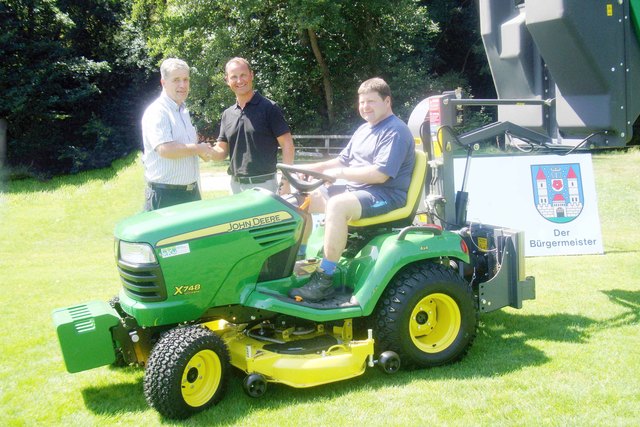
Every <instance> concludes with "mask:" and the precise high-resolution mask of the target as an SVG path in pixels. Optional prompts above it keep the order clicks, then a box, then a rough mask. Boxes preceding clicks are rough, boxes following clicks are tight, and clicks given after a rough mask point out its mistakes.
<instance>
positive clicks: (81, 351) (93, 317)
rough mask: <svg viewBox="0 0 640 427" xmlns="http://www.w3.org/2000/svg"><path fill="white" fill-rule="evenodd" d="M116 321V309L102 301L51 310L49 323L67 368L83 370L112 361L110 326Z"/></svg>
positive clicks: (74, 370)
mask: <svg viewBox="0 0 640 427" xmlns="http://www.w3.org/2000/svg"><path fill="white" fill-rule="evenodd" d="M119 322H120V317H119V316H118V313H117V312H116V311H115V310H114V309H113V308H112V307H111V306H110V305H109V303H107V302H104V301H93V302H89V303H86V304H80V305H75V306H73V307H65V308H59V309H57V310H54V312H53V323H54V325H55V327H56V332H57V333H58V341H59V342H60V347H61V349H62V356H63V358H64V363H65V365H66V367H67V371H69V372H71V373H74V372H80V371H86V370H88V369H93V368H97V367H99V366H104V365H109V364H111V363H113V362H115V360H116V355H115V350H114V348H113V339H112V337H111V328H113V327H114V326H116V325H118V324H119Z"/></svg>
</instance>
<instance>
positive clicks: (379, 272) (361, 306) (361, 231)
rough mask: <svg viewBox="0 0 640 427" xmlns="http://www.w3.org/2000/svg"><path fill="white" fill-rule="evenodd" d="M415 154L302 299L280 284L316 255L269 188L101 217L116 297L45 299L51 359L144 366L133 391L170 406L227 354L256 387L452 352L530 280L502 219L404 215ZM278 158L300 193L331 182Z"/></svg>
mask: <svg viewBox="0 0 640 427" xmlns="http://www.w3.org/2000/svg"><path fill="white" fill-rule="evenodd" d="M416 153H417V156H416V157H417V160H416V167H415V170H414V173H413V181H412V184H411V188H410V189H409V197H408V201H407V205H406V206H405V207H403V208H401V209H398V210H396V211H393V212H390V213H388V214H385V215H383V216H381V217H376V218H368V219H364V220H360V221H356V222H354V223H352V224H350V235H349V243H348V246H347V249H346V250H345V252H344V254H343V257H342V259H341V260H340V263H339V266H338V270H337V273H336V274H335V275H334V285H335V287H336V289H337V290H338V291H337V292H336V294H335V295H334V296H333V297H332V298H331V299H330V300H325V301H321V302H318V303H308V302H304V301H301V302H300V301H295V300H293V299H291V298H289V297H288V291H289V290H290V289H291V288H294V287H300V286H303V285H304V284H305V283H306V282H307V281H308V280H309V276H310V273H311V272H312V271H313V269H314V268H315V267H316V266H317V264H318V256H320V255H321V254H318V253H313V254H308V255H310V256H309V259H306V260H302V261H299V260H297V259H296V255H297V252H298V248H299V245H300V241H301V237H302V231H303V228H304V225H305V221H306V220H307V218H309V217H310V216H309V215H308V214H306V213H305V212H304V211H303V210H302V208H300V207H298V206H296V204H292V203H290V202H289V201H287V200H285V199H284V198H282V197H280V196H277V195H274V194H272V193H269V192H267V191H264V190H250V191H245V192H243V193H241V194H237V195H233V196H228V197H222V198H218V199H213V200H203V201H199V202H193V203H187V204H182V205H177V206H173V207H169V208H165V209H160V210H157V211H153V212H146V213H142V214H139V215H136V216H133V217H131V218H128V219H126V220H124V221H123V222H121V223H120V224H119V225H118V226H117V227H116V230H115V255H116V263H117V268H118V271H119V273H120V277H121V280H122V289H121V291H120V293H119V295H118V296H117V297H114V299H113V300H111V301H110V302H89V303H85V304H79V305H74V306H71V307H67V308H62V309H58V310H55V311H54V313H53V318H54V324H55V327H56V330H57V334H58V338H59V341H60V345H61V348H62V354H63V358H64V362H65V364H66V368H67V370H68V371H69V372H79V371H84V370H87V369H92V368H97V367H99V366H103V365H109V364H111V365H120V366H125V365H137V366H140V367H144V369H145V375H144V394H145V397H146V399H147V401H148V403H149V404H150V405H151V406H152V407H154V408H155V409H156V410H157V411H159V412H160V413H161V414H162V415H163V416H165V417H167V418H186V417H188V416H190V415H192V414H194V413H197V412H199V411H202V410H205V409H207V408H209V407H211V406H212V405H214V404H215V403H216V402H218V401H219V400H220V399H221V398H222V397H223V395H224V393H225V388H226V385H227V382H228V378H229V376H230V369H231V367H234V368H237V369H239V370H240V371H243V372H244V373H246V377H245V379H244V382H243V387H244V390H245V391H246V393H247V394H248V395H249V396H252V397H259V396H262V395H263V394H264V393H265V391H266V389H267V385H268V384H269V383H281V384H286V385H288V386H291V387H312V386H317V385H321V384H327V383H331V382H334V381H341V380H345V379H348V378H352V377H356V376H358V375H361V374H362V373H363V372H364V371H365V370H366V368H367V367H373V366H376V365H377V366H379V367H380V368H381V369H382V371H384V372H386V373H393V372H396V371H397V370H398V369H400V368H401V367H403V368H423V367H433V366H439V365H443V364H447V363H451V362H454V361H457V360H459V359H460V358H461V357H463V356H464V355H465V354H466V353H467V351H468V349H469V347H470V345H471V343H472V342H473V340H474V337H475V334H476V327H477V320H478V314H479V313H480V312H488V311H492V310H496V309H499V308H501V307H504V306H512V307H516V308H520V307H521V306H522V301H523V300H525V299H532V298H534V280H533V278H531V277H525V276H524V264H523V259H522V247H521V244H522V241H523V238H522V236H521V235H520V233H518V232H516V231H513V230H509V229H504V228H500V227H491V226H474V229H473V232H470V231H469V229H468V228H467V227H461V228H460V229H457V230H446V229H443V228H442V227H440V226H436V225H434V224H429V223H418V222H416V219H415V218H416V210H417V209H418V206H419V205H420V202H421V200H423V197H424V191H423V188H424V181H425V176H426V175H427V174H426V170H427V161H426V155H425V154H424V152H423V151H422V150H417V151H416ZM280 168H281V170H282V171H283V173H284V174H285V175H288V176H289V180H290V182H291V183H292V185H293V186H294V187H296V188H297V189H298V190H299V191H300V193H301V194H304V193H308V192H310V191H311V190H313V189H314V188H317V187H318V186H319V185H322V184H323V183H324V182H325V181H330V180H331V178H330V177H327V176H323V175H322V174H314V176H315V179H314V180H313V181H312V182H306V181H300V180H298V179H297V175H296V174H295V173H293V172H296V171H297V169H296V168H295V167H287V166H285V165H280ZM322 231H323V229H322V226H318V227H317V228H316V230H315V231H314V237H313V238H315V239H316V241H321V237H322V236H321V235H322ZM311 246H312V245H310V247H311Z"/></svg>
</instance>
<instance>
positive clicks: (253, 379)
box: [242, 374, 267, 398]
mask: <svg viewBox="0 0 640 427" xmlns="http://www.w3.org/2000/svg"><path fill="white" fill-rule="evenodd" d="M242 387H243V388H244V392H245V393H247V395H249V396H251V397H253V398H258V397H262V396H264V394H265V393H266V392H267V380H266V379H265V377H264V376H262V375H260V374H250V375H247V377H246V378H245V379H244V381H243V382H242Z"/></svg>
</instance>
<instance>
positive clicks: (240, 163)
mask: <svg viewBox="0 0 640 427" xmlns="http://www.w3.org/2000/svg"><path fill="white" fill-rule="evenodd" d="M224 74H225V81H226V82H227V85H228V86H229V88H230V89H231V90H232V91H233V93H235V95H236V104H235V105H232V106H231V107H229V108H227V109H226V110H225V111H224V112H223V113H222V119H221V120H220V135H219V136H218V141H217V144H216V145H215V147H214V149H215V152H216V154H215V155H214V159H216V160H223V159H225V158H226V157H227V155H229V156H230V158H231V162H230V165H229V171H228V172H229V175H231V192H232V193H234V194H235V193H240V192H242V191H244V190H247V189H250V188H254V187H262V188H266V189H267V190H270V191H272V192H273V193H276V192H277V191H278V181H277V177H276V163H277V155H278V147H280V148H281V149H282V161H283V163H287V164H292V163H293V156H294V148H293V138H292V136H291V131H290V129H289V125H288V124H287V122H286V121H285V119H284V116H283V114H282V111H281V110H280V108H279V107H278V105H277V104H276V103H275V102H273V101H271V100H270V99H267V98H265V97H264V96H262V95H260V94H259V93H258V92H257V91H254V90H253V70H252V69H251V66H250V65H249V62H247V60H245V59H243V58H233V59H231V60H230V61H229V62H227V64H226V65H225V73H224ZM282 184H283V185H282V193H289V192H290V189H289V183H287V182H286V181H283V183H282Z"/></svg>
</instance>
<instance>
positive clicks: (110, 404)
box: [82, 379, 149, 415]
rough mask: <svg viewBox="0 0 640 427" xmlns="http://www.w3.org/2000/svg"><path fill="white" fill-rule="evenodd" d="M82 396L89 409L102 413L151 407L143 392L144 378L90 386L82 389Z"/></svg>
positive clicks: (138, 410)
mask: <svg viewBox="0 0 640 427" xmlns="http://www.w3.org/2000/svg"><path fill="white" fill-rule="evenodd" d="M82 398H83V399H84V403H85V405H86V407H87V409H89V410H90V411H91V412H93V413H95V414H100V415H113V414H117V413H125V412H141V411H145V410H147V409H148V407H149V406H148V405H147V402H146V401H145V399H144V394H143V393H142V379H140V380H138V381H136V382H133V383H121V384H113V385H109V386H106V387H88V388H86V389H84V390H82Z"/></svg>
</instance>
